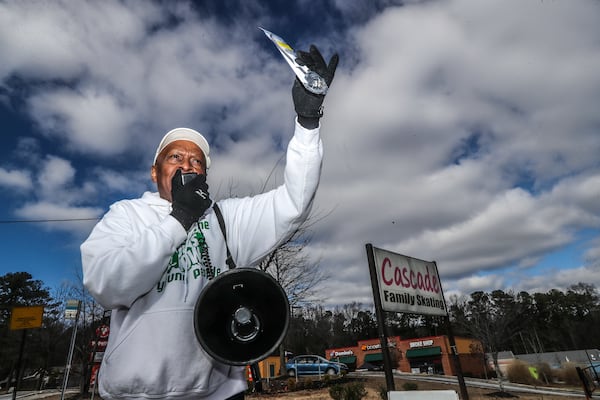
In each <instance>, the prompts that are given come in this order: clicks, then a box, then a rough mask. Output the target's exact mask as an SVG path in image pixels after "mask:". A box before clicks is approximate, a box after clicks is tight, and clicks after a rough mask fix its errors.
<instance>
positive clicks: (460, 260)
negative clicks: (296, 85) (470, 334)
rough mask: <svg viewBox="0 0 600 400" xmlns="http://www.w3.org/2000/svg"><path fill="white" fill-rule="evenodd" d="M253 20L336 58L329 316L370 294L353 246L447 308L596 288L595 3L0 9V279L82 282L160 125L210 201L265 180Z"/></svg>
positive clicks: (278, 173)
mask: <svg viewBox="0 0 600 400" xmlns="http://www.w3.org/2000/svg"><path fill="white" fill-rule="evenodd" d="M259 26H261V27H264V28H266V29H268V30H270V31H272V32H274V33H276V34H278V35H279V36H282V37H283V38H285V39H286V40H287V42H288V43H290V44H291V45H292V46H293V47H294V48H296V49H300V50H306V49H308V47H309V46H310V44H315V45H316V46H317V47H318V48H319V49H320V50H321V52H322V53H323V55H324V57H325V58H326V59H329V57H331V55H333V54H334V53H335V52H337V53H338V54H339V56H340V64H339V66H338V69H337V72H336V76H335V79H334V81H333V84H332V86H331V89H330V91H329V93H328V95H327V97H326V99H325V104H324V117H323V118H322V120H321V133H322V139H323V144H324V161H323V171H322V178H321V182H320V186H319V189H318V192H317V196H316V198H315V204H314V209H313V213H314V217H313V218H314V220H315V221H316V223H315V224H314V225H313V226H312V227H311V233H312V234H313V239H312V242H311V244H310V246H309V247H308V248H307V251H308V253H309V254H310V256H311V257H312V258H313V260H314V261H315V262H318V263H319V264H320V268H322V269H323V272H325V273H326V274H327V275H329V276H330V278H329V279H328V280H327V281H325V282H323V284H322V290H321V291H320V292H319V296H318V300H319V301H320V302H321V303H322V304H323V305H325V306H326V307H334V306H336V305H343V304H348V303H351V302H360V303H363V304H369V303H372V301H373V294H372V291H371V285H370V280H369V272H368V263H367V256H366V251H365V244H367V243H371V244H373V245H374V246H376V247H379V248H383V249H386V250H389V251H392V252H396V253H400V254H404V255H408V256H411V257H415V258H419V259H423V260H428V261H436V262H437V266H438V270H439V274H440V277H441V281H442V285H443V288H444V292H445V294H446V297H447V298H448V297H450V296H453V295H458V296H461V295H468V294H470V293H472V292H474V291H479V290H481V291H488V292H489V291H492V290H497V289H500V290H505V291H515V292H518V291H522V290H524V291H528V292H530V293H534V292H546V291H548V290H550V289H559V290H567V288H568V287H569V286H571V285H574V284H577V283H580V282H581V283H586V284H592V285H595V286H596V287H597V288H600V216H599V214H600V201H599V200H600V156H599V155H600V112H599V111H598V109H599V105H600V73H598V71H600V2H598V1H596V0H578V1H572V0H483V1H472V0H439V1H436V0H428V1H425V0H423V1H418V0H411V1H409V0H407V1H399V0H397V1H392V0H389V1H386V0H377V1H371V0H355V1H351V2H350V1H344V0H324V1H319V2H313V1H308V0H295V1H283V0H282V1H272V2H268V1H253V0H248V1H241V0H240V1H219V0H210V1H198V2H186V1H143V2H142V1H116V0H103V1H77V2H73V1H70V0H64V1H60V0H55V1H31V0H19V1H16V0H15V1H11V0H7V1H2V2H0V60H1V61H0V131H1V138H2V141H3V143H2V146H1V147H0V202H1V204H2V207H1V208H0V222H1V223H0V254H1V255H2V259H3V261H2V263H1V265H0V275H4V274H5V273H8V272H18V271H27V272H29V273H31V274H32V275H33V278H34V279H39V280H42V281H43V282H44V284H45V285H47V286H48V287H51V288H54V287H58V286H60V285H61V284H63V283H64V282H70V281H75V280H77V276H80V275H81V272H80V271H81V260H80V253H79V245H80V244H81V243H82V241H83V240H85V238H86V237H87V235H88V234H89V233H90V231H91V229H92V227H93V225H94V224H95V220H96V219H98V218H100V217H101V216H102V215H103V214H104V213H105V212H106V211H107V210H108V207H109V206H110V204H112V203H113V202H115V201H117V200H121V199H126V198H136V197H139V196H140V195H141V194H142V193H143V192H144V191H147V190H150V191H155V187H154V185H153V183H152V182H151V180H150V165H151V163H152V158H153V154H154V151H155V149H156V146H157V144H158V142H159V140H160V138H161V137H162V136H163V135H164V133H165V132H167V131H168V130H170V129H172V128H175V127H179V126H187V127H191V128H194V129H196V130H198V131H200V132H202V133H203V134H204V135H205V136H206V137H207V138H208V139H209V142H210V143H211V159H212V165H211V168H210V170H209V173H208V183H209V186H210V191H211V193H212V195H213V197H214V198H215V199H220V198H224V197H227V196H229V195H230V194H232V193H233V194H235V195H236V196H245V195H250V194H254V193H257V192H259V191H261V189H262V188H263V187H265V188H272V187H274V186H275V185H278V184H280V183H281V182H282V163H283V160H282V155H283V154H284V151H285V147H286V145H287V143H288V141H289V139H290V138H291V136H292V133H293V124H294V116H295V114H294V110H293V104H292V98H291V86H292V83H293V79H294V76H293V74H292V71H291V70H290V69H289V67H288V66H287V64H286V63H285V61H284V60H283V58H281V56H280V55H279V53H278V52H277V50H276V49H275V48H274V46H273V45H272V43H271V42H270V41H269V40H268V39H267V38H266V37H265V36H264V34H263V33H262V32H261V31H260V30H259V29H258V27H259ZM57 220H58V221H57ZM64 220H69V221H64ZM31 221H45V222H31ZM48 221H50V222H48Z"/></svg>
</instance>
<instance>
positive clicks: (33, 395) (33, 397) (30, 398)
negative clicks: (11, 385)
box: [0, 389, 79, 400]
mask: <svg viewBox="0 0 600 400" xmlns="http://www.w3.org/2000/svg"><path fill="white" fill-rule="evenodd" d="M72 393H79V389H67V390H66V391H65V395H67V394H72ZM60 394H61V390H60V389H47V390H39V391H38V390H24V391H19V392H17V400H19V399H21V400H41V399H44V398H46V397H50V396H56V395H60ZM12 398H13V394H12V393H7V394H0V400H12Z"/></svg>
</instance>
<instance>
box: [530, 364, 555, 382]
mask: <svg viewBox="0 0 600 400" xmlns="http://www.w3.org/2000/svg"><path fill="white" fill-rule="evenodd" d="M535 367H536V368H537V371H538V375H539V378H538V379H539V380H540V381H541V382H543V383H546V384H547V383H552V382H553V381H554V376H553V373H552V368H550V365H549V364H548V363H539V364H536V365H535Z"/></svg>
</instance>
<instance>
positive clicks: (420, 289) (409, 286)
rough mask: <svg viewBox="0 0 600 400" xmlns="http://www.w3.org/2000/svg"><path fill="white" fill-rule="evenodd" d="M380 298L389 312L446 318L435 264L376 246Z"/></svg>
mask: <svg viewBox="0 0 600 400" xmlns="http://www.w3.org/2000/svg"><path fill="white" fill-rule="evenodd" d="M373 256H374V262H375V268H376V272H377V279H378V282H379V296H380V297H381V305H382V307H383V309H384V310H385V311H391V312H404V313H413V314H428V315H439V316H446V315H447V312H446V302H445V300H444V293H443V291H442V283H441V282H440V277H439V275H438V270H437V265H436V263H435V262H430V261H423V260H419V259H418V258H414V257H408V256H404V255H402V254H397V253H392V252H391V251H387V250H383V249H378V248H376V247H373Z"/></svg>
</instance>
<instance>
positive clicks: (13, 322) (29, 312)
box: [10, 306, 44, 331]
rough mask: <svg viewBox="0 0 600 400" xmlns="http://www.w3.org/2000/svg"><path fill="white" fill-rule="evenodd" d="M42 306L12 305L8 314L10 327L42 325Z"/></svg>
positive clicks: (28, 327) (20, 327) (15, 328)
mask: <svg viewBox="0 0 600 400" xmlns="http://www.w3.org/2000/svg"><path fill="white" fill-rule="evenodd" d="M43 315H44V306H30V307H14V308H13V309H12V313H11V314H10V329H11V330H13V331H14V330H18V329H30V328H39V327H41V326H42V316H43Z"/></svg>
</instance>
